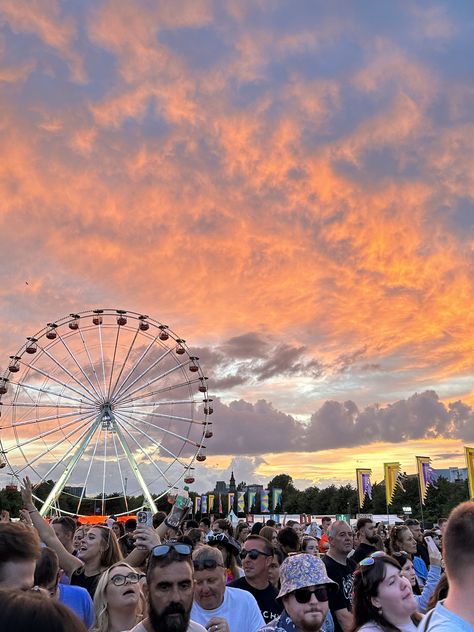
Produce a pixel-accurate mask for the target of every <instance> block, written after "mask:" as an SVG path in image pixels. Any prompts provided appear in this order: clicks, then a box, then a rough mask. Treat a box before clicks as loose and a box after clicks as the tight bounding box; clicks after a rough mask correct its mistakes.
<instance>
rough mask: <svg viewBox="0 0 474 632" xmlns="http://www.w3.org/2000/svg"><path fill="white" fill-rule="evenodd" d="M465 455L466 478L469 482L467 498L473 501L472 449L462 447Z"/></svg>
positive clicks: (473, 464)
mask: <svg viewBox="0 0 474 632" xmlns="http://www.w3.org/2000/svg"><path fill="white" fill-rule="evenodd" d="M464 450H465V454H466V465H467V477H468V480H469V498H470V499H471V500H474V448H468V447H467V446H465V447H464Z"/></svg>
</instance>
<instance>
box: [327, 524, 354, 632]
mask: <svg viewBox="0 0 474 632" xmlns="http://www.w3.org/2000/svg"><path fill="white" fill-rule="evenodd" d="M328 540H329V550H328V552H327V554H326V555H324V556H323V558H322V560H323V562H324V564H325V565H326V570H327V574H328V576H329V577H330V578H331V579H332V580H333V581H334V582H336V584H337V585H338V586H339V590H338V592H337V593H332V594H331V595H329V609H330V610H331V614H332V617H333V619H334V630H335V632H349V630H351V629H352V625H353V620H352V585H353V577H352V574H353V572H354V571H355V569H356V564H355V562H353V561H352V560H351V559H350V558H348V557H347V556H348V555H349V553H350V551H351V550H352V529H351V528H350V526H349V525H348V524H347V522H344V521H343V520H336V522H334V523H333V524H332V525H331V526H330V527H329V531H328Z"/></svg>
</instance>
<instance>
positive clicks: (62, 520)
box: [51, 516, 76, 553]
mask: <svg viewBox="0 0 474 632" xmlns="http://www.w3.org/2000/svg"><path fill="white" fill-rule="evenodd" d="M51 526H52V527H53V529H54V533H55V534H56V537H57V538H58V540H59V541H60V542H61V544H62V545H63V547H64V548H65V549H66V551H68V553H74V534H75V532H76V523H75V521H74V520H73V519H72V518H70V517H69V516H59V517H57V518H53V519H52V520H51Z"/></svg>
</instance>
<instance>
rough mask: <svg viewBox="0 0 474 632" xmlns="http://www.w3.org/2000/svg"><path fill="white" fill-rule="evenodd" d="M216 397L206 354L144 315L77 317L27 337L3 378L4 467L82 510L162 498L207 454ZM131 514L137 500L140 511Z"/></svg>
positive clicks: (51, 498) (48, 504) (49, 501)
mask: <svg viewBox="0 0 474 632" xmlns="http://www.w3.org/2000/svg"><path fill="white" fill-rule="evenodd" d="M212 412H213V410H212V399H210V398H209V395H208V388H207V377H205V376H204V374H203V372H202V370H201V366H200V364H199V358H197V357H196V356H194V355H191V353H190V351H189V349H188V347H187V345H186V343H185V341H184V340H183V339H182V338H180V337H179V336H178V335H177V334H175V333H174V332H173V331H172V330H171V329H170V328H169V327H168V326H167V325H164V324H162V323H159V322H158V321H156V320H153V319H152V318H150V317H148V316H147V315H144V314H138V313H135V312H130V311H125V310H116V309H95V310H91V311H85V312H80V313H77V314H70V315H69V316H66V317H63V318H60V319H58V320H56V321H54V322H51V323H48V325H47V326H46V327H44V328H43V329H42V330H40V331H39V332H38V333H36V334H35V335H34V336H30V337H28V338H27V339H26V342H25V344H24V345H23V346H22V347H21V348H20V349H19V350H18V351H17V352H16V354H15V355H12V356H10V360H9V364H8V369H7V370H6V371H5V373H4V374H3V376H2V377H0V467H3V468H5V469H4V471H6V472H7V474H8V475H10V476H11V477H12V479H14V480H16V481H18V482H21V479H22V478H23V477H25V476H29V477H30V478H31V479H32V481H35V482H38V483H39V482H45V481H50V480H53V481H55V482H54V486H53V487H52V489H51V492H50V493H49V495H48V497H47V498H46V500H45V501H44V502H43V505H42V507H41V510H40V513H41V514H42V515H43V516H44V515H46V514H47V513H48V512H49V511H50V510H52V509H54V508H55V507H56V508H57V502H58V499H59V496H60V495H61V493H67V494H69V495H70V496H72V497H73V498H74V508H75V511H73V512H71V513H75V514H78V515H81V513H80V512H81V505H82V506H84V504H85V499H86V498H88V497H89V498H92V497H93V498H96V499H97V498H98V499H99V507H98V508H97V509H96V511H97V510H98V509H100V510H101V512H102V514H105V513H106V509H107V506H106V503H107V500H110V499H112V498H113V499H114V500H116V499H117V498H121V499H123V512H122V513H123V514H126V513H129V509H128V504H127V498H128V497H130V496H137V495H143V497H144V505H146V506H149V507H150V508H151V509H152V510H153V511H156V503H155V501H156V500H157V499H158V498H160V497H162V496H164V495H166V494H168V493H169V492H170V490H172V489H173V488H175V487H176V486H177V485H178V483H179V481H181V480H182V479H183V478H184V481H185V482H186V483H192V482H194V466H193V464H194V462H195V461H198V462H202V461H204V460H205V459H206V455H205V445H204V441H205V440H206V439H209V438H210V437H212V430H211V427H212V425H211V422H210V421H209V416H210V415H211V414H212ZM134 511H136V508H135V509H134Z"/></svg>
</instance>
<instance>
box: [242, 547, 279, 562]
mask: <svg viewBox="0 0 474 632" xmlns="http://www.w3.org/2000/svg"><path fill="white" fill-rule="evenodd" d="M247 555H248V556H249V558H250V559H251V560H256V559H258V556H259V555H263V556H264V557H272V556H271V555H270V553H262V551H257V549H252V550H251V551H246V550H245V549H244V550H243V551H241V553H240V559H242V560H245V558H246V557H247Z"/></svg>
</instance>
